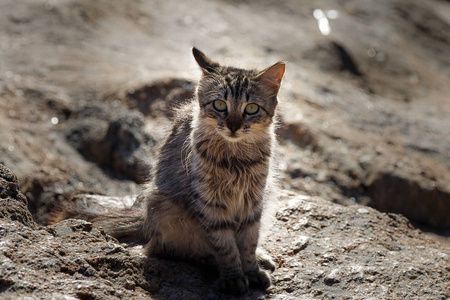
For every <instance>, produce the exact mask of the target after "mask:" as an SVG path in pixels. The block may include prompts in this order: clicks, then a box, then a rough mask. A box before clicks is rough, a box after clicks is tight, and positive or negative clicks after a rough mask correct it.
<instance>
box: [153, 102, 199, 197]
mask: <svg viewBox="0 0 450 300" xmlns="http://www.w3.org/2000/svg"><path fill="white" fill-rule="evenodd" d="M196 106H198V103H197V102H196V101H194V100H193V101H189V102H187V103H185V104H183V105H182V106H180V107H179V108H176V109H175V110H174V119H173V121H172V128H171V131H170V133H169V135H168V137H167V139H166V141H165V143H164V145H163V146H162V147H161V150H160V154H159V161H158V164H157V166H156V172H155V184H156V186H157V187H158V188H159V189H160V190H167V191H170V190H173V189H174V187H175V186H174V183H176V187H177V190H179V189H183V188H184V189H185V188H187V187H188V186H189V183H188V181H187V177H188V173H189V172H188V167H189V166H188V163H189V159H188V157H189V153H190V134H191V131H192V126H193V124H192V122H193V115H194V113H195V108H196Z"/></svg>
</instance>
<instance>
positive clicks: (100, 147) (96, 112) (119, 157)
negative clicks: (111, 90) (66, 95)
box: [66, 106, 155, 182]
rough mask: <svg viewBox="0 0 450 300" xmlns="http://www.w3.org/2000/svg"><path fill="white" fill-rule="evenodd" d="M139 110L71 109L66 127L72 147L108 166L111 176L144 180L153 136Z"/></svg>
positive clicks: (93, 107)
mask: <svg viewBox="0 0 450 300" xmlns="http://www.w3.org/2000/svg"><path fill="white" fill-rule="evenodd" d="M143 126H144V119H143V116H142V114H140V113H139V112H136V111H129V110H126V109H123V108H120V109H116V110H114V112H111V111H110V109H108V108H106V107H103V106H88V107H83V108H82V109H81V110H80V111H78V112H76V113H74V116H73V117H72V118H71V119H70V120H69V125H68V128H67V130H66V137H67V140H68V141H69V143H70V144H71V145H73V147H75V148H76V149H77V150H78V151H80V152H81V153H82V154H83V155H85V156H86V157H87V158H88V159H90V160H93V161H95V162H96V163H97V164H99V165H100V166H102V167H105V168H108V169H109V172H110V173H112V174H111V175H112V176H116V177H118V178H124V177H125V178H130V179H132V180H134V181H136V182H144V181H146V180H147V179H148V178H147V177H148V174H149V169H150V167H151V160H152V155H151V151H150V150H151V147H153V146H154V145H155V140H154V139H153V138H152V137H151V136H150V135H149V134H147V133H145V132H144V131H143Z"/></svg>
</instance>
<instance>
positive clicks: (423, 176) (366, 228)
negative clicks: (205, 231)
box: [0, 0, 450, 299]
mask: <svg viewBox="0 0 450 300" xmlns="http://www.w3.org/2000/svg"><path fill="white" fill-rule="evenodd" d="M194 45H195V46H196V47H198V48H199V49H201V50H202V51H204V52H205V53H207V54H208V55H209V56H210V57H212V58H213V59H215V60H217V61H219V62H221V63H224V64H229V65H234V66H238V67H244V68H259V69H262V68H265V67H267V66H269V65H271V64H273V63H275V62H276V61H278V60H284V61H286V65H287V70H286V75H285V78H284V79H283V84H282V88H281V93H280V97H279V100H280V103H279V120H278V123H279V126H278V129H277V134H278V138H279V143H280V147H279V149H278V155H277V158H278V163H279V168H280V176H281V178H280V184H281V190H280V200H279V201H277V202H276V203H274V204H273V205H272V206H273V208H271V210H272V214H273V215H274V216H275V217H274V218H273V220H269V221H267V222H268V224H266V227H267V228H268V229H267V232H266V236H267V237H266V239H265V241H264V242H263V243H262V244H263V246H264V248H265V249H266V250H267V251H268V252H269V253H271V255H272V256H273V257H274V258H275V259H276V262H277V264H278V269H277V270H276V271H275V273H273V280H274V285H273V287H271V289H270V290H269V291H268V292H264V293H263V292H258V291H251V292H250V293H249V294H248V295H245V296H244V297H243V298H248V299H299V298H300V299H301V298H305V299H315V298H317V299H329V298H330V299H341V298H345V299H346V298H354V299H367V298H376V299H392V298H417V299H419V298H420V299H446V298H449V297H450V287H449V283H448V282H449V275H448V274H449V271H450V270H449V265H450V262H449V254H450V250H449V249H450V242H449V235H450V218H449V217H448V216H449V215H450V184H449V182H450V121H449V120H450V101H449V95H450V85H449V83H450V56H449V53H450V4H449V2H448V1H444V0H430V1H427V2H426V3H425V2H424V1H419V0H408V1H407V0H387V1H355V0H346V1H325V0H323V1H322V0H320V1H314V2H311V1H300V0H286V1H273V0H264V1H253V0H248V1H237V0H235V1H219V0H216V1H206V0H190V1H182V2H180V1H174V0H169V1H167V0H166V1H159V0H155V1H144V0H131V1H116V0H113V1H111V0H110V1H106V0H99V1H88V0H85V1H84V0H82V1H73V0H61V1H53V0H23V1H14V0H5V1H2V2H1V3H0V164H1V165H3V166H6V167H2V168H1V178H2V179H0V180H1V181H0V183H1V190H0V198H1V199H0V200H1V201H2V202H1V205H2V206H1V211H0V228H1V229H0V234H1V236H2V239H1V242H0V248H1V252H0V257H1V263H0V293H1V294H2V298H3V296H4V297H5V298H11V299H13V298H14V299H15V298H17V297H27V296H30V297H35V298H47V297H49V296H51V295H53V296H54V297H55V298H56V299H59V298H61V299H62V298H64V297H66V298H65V299H67V298H69V299H70V297H72V298H73V299H113V298H117V299H120V298H123V299H129V298H134V299H138V298H143V299H181V298H183V299H208V298H209V299H219V298H221V297H223V296H221V295H220V294H219V293H218V292H217V288H216V287H215V281H214V278H210V277H209V276H208V275H206V273H205V272H204V270H201V269H198V268H197V267H195V266H193V265H191V264H189V263H186V262H174V261H166V260H161V259H157V258H152V257H150V258H145V257H144V256H143V255H142V254H141V248H140V247H141V246H139V245H128V244H121V243H119V242H118V241H116V240H114V239H113V238H111V237H109V236H107V235H105V234H104V233H102V231H101V229H98V228H95V227H93V226H92V225H91V224H90V223H87V222H84V221H80V220H67V221H63V222H61V223H58V224H55V225H52V226H47V225H46V224H47V219H48V217H49V212H50V211H51V210H52V209H53V208H54V207H55V205H58V203H60V201H62V200H69V199H80V198H82V196H80V195H90V196H86V197H85V198H84V199H85V200H84V201H87V202H89V201H91V200H92V199H94V200H92V202H93V203H95V199H102V201H105V199H106V200H108V201H109V202H110V203H111V204H112V205H116V206H127V205H130V203H132V201H133V199H134V197H135V196H136V195H138V194H139V193H140V191H141V186H140V184H141V183H142V182H144V181H146V180H148V179H149V178H148V174H149V172H150V171H151V168H152V165H153V164H154V162H155V159H156V151H157V148H158V145H159V144H160V143H161V141H162V140H163V139H164V138H165V136H166V134H167V132H168V129H169V126H170V120H171V118H172V115H171V108H172V107H174V106H177V105H179V104H180V103H182V102H183V101H186V99H189V98H190V97H192V95H193V92H194V89H195V84H196V81H197V80H198V77H199V75H200V71H199V70H198V67H197V66H196V64H195V62H194V60H193V58H192V55H191V48H192V46H194ZM19 187H20V188H19ZM83 197H84V196H83ZM86 199H88V200H86ZM89 199H91V200H89ZM224 299H225V298H224Z"/></svg>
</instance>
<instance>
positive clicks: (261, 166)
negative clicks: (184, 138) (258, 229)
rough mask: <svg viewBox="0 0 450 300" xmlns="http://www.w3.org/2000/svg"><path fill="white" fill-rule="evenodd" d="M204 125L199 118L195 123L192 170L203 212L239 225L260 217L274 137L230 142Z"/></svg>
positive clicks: (193, 184) (192, 144)
mask: <svg viewBox="0 0 450 300" xmlns="http://www.w3.org/2000/svg"><path fill="white" fill-rule="evenodd" d="M203 121H204V120H202V119H201V118H199V116H198V115H196V117H194V118H193V121H192V122H193V126H192V128H193V129H192V132H191V148H192V152H191V160H192V161H191V168H192V170H190V171H191V175H192V186H193V188H194V189H195V190H196V192H197V193H200V194H201V196H202V198H203V199H204V200H203V202H205V207H204V208H203V209H204V210H207V211H210V212H213V213H215V214H217V215H219V216H221V217H222V218H223V219H228V220H235V221H238V222H239V221H242V220H245V219H247V218H248V217H251V216H253V215H254V214H258V213H259V212H260V210H261V208H262V199H263V195H264V190H265V188H266V180H267V176H268V174H269V168H270V159H269V158H270V146H271V144H272V142H273V141H272V140H271V136H268V137H265V138H261V139H259V140H253V141H252V142H251V143H250V142H248V141H246V140H241V141H236V142H229V141H226V140H225V139H224V138H223V137H221V136H219V135H217V134H215V133H214V132H211V129H208V127H207V126H204V124H202V122H203Z"/></svg>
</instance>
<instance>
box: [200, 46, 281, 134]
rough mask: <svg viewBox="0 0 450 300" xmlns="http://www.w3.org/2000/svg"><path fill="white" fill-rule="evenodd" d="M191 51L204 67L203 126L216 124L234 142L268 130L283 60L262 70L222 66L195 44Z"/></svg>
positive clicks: (215, 126) (219, 130)
mask: <svg viewBox="0 0 450 300" xmlns="http://www.w3.org/2000/svg"><path fill="white" fill-rule="evenodd" d="M192 52H193V54H194V57H195V60H196V61H197V63H198V65H199V66H200V68H201V70H202V78H201V79H200V82H199V85H198V88H197V97H198V100H199V104H200V112H201V114H200V116H201V118H202V126H209V127H211V128H214V130H216V131H217V133H218V134H220V135H221V136H222V137H224V138H225V139H226V140H228V141H232V142H235V141H239V140H241V139H250V140H251V139H253V138H255V137H256V136H257V135H263V134H267V130H268V128H269V127H270V126H271V124H272V122H273V117H274V115H275V108H276V106H277V102H278V101H277V94H278V90H279V88H280V84H281V79H282V77H283V74H284V69H285V65H284V63H283V62H278V63H276V64H274V65H273V66H271V67H269V68H267V69H265V70H264V71H260V72H259V71H256V70H243V69H238V68H233V67H225V66H221V65H220V64H218V63H217V62H214V61H212V60H211V59H209V58H208V57H207V56H206V55H205V54H204V53H202V52H201V51H199V50H198V49H196V48H193V49H192Z"/></svg>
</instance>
